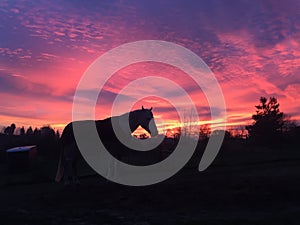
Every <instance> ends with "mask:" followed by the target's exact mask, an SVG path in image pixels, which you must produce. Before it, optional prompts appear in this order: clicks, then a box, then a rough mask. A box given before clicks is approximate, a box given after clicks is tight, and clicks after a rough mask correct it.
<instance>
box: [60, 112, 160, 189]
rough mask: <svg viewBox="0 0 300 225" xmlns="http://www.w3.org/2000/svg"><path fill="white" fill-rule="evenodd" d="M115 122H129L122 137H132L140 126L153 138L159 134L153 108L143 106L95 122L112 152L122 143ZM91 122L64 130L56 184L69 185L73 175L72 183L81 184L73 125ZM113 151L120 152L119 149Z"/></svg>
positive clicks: (72, 123) (103, 140)
mask: <svg viewBox="0 0 300 225" xmlns="http://www.w3.org/2000/svg"><path fill="white" fill-rule="evenodd" d="M113 121H120V122H121V123H124V124H126V123H127V124H128V122H129V129H127V130H125V131H123V132H124V133H123V134H122V136H130V137H131V134H132V133H133V132H134V131H135V130H136V129H137V128H138V127H139V126H141V127H142V128H143V129H145V130H146V131H147V132H148V133H149V134H150V135H151V136H156V135H157V134H158V131H157V127H156V124H155V122H154V119H153V113H152V107H151V108H150V109H145V108H144V107H143V106H142V109H138V110H134V111H131V112H128V113H125V114H122V115H120V116H115V117H109V118H106V119H104V120H96V121H93V122H95V124H96V129H97V132H98V135H99V138H100V139H101V141H102V142H103V144H104V146H105V147H106V148H108V149H110V150H112V147H113V146H116V145H114V143H120V141H119V140H118V137H117V135H116V134H115V132H114V129H113V128H115V127H113ZM89 122H91V121H84V120H83V121H74V122H70V123H69V124H67V126H66V127H65V128H64V130H63V132H62V135H61V137H60V145H61V153H60V158H59V163H58V168H57V173H56V178H55V181H56V182H60V181H61V180H62V179H64V183H65V185H69V184H70V180H69V176H70V175H71V176H72V180H71V182H73V184H76V185H77V184H79V180H78V175H77V163H78V159H79V157H80V151H79V149H78V146H77V144H76V140H75V137H74V133H73V125H74V124H75V123H76V127H80V126H84V124H87V123H89ZM118 132H119V131H118ZM87 135H88V134H87ZM113 150H114V151H117V152H118V149H113Z"/></svg>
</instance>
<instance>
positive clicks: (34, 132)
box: [33, 128, 41, 136]
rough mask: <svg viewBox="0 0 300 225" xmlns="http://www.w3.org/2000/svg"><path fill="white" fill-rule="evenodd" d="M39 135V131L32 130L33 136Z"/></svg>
mask: <svg viewBox="0 0 300 225" xmlns="http://www.w3.org/2000/svg"><path fill="white" fill-rule="evenodd" d="M40 134H41V131H40V130H39V129H38V128H34V130H33V135H34V136H39V135H40Z"/></svg>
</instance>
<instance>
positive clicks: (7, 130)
mask: <svg viewBox="0 0 300 225" xmlns="http://www.w3.org/2000/svg"><path fill="white" fill-rule="evenodd" d="M15 129H16V125H15V124H14V123H12V124H11V125H10V126H8V127H6V128H5V129H4V134H6V135H13V134H14V132H15Z"/></svg>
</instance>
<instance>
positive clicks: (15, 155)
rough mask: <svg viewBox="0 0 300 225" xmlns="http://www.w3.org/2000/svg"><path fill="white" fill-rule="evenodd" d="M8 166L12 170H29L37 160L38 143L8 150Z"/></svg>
mask: <svg viewBox="0 0 300 225" xmlns="http://www.w3.org/2000/svg"><path fill="white" fill-rule="evenodd" d="M6 155H7V162H8V168H9V170H10V171H19V172H21V171H28V170H30V169H31V168H32V167H33V165H34V164H35V162H36V156H37V147H36V145H31V146H21V147H15V148H11V149H8V150H6Z"/></svg>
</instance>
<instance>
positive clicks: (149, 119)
mask: <svg viewBox="0 0 300 225" xmlns="http://www.w3.org/2000/svg"><path fill="white" fill-rule="evenodd" d="M137 117H138V118H137V121H138V125H139V126H141V127H142V128H144V129H145V130H146V131H147V132H148V133H149V134H151V136H156V135H157V134H158V131H157V127H156V124H155V121H154V118H153V113H152V107H151V108H150V109H145V108H144V107H143V106H142V109H141V110H138V114H137Z"/></svg>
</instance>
